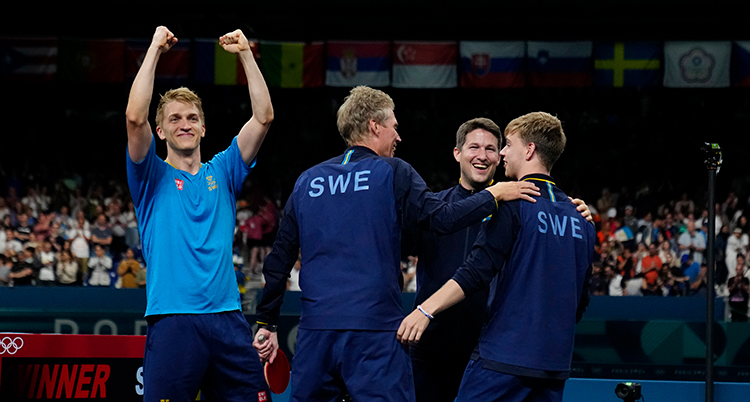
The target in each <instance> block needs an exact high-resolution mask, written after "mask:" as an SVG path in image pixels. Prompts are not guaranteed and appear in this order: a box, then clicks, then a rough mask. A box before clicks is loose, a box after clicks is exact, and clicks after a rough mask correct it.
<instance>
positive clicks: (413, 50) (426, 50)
mask: <svg viewBox="0 0 750 402" xmlns="http://www.w3.org/2000/svg"><path fill="white" fill-rule="evenodd" d="M457 64H458V44H457V43H456V42H404V41H396V42H394V43H393V80H392V84H391V85H393V86H394V87H396V88H455V87H456V86H457V85H458V75H457V73H456V65H457Z"/></svg>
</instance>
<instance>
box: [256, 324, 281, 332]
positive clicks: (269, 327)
mask: <svg viewBox="0 0 750 402" xmlns="http://www.w3.org/2000/svg"><path fill="white" fill-rule="evenodd" d="M256 322H257V323H258V328H259V329H260V328H263V329H265V330H266V331H270V332H276V330H277V329H279V326H278V325H271V324H268V323H265V322H258V321H256Z"/></svg>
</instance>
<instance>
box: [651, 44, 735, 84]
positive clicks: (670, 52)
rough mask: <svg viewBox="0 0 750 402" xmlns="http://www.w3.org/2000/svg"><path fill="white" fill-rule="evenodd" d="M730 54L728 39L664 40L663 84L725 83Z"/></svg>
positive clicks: (727, 80) (727, 82)
mask: <svg viewBox="0 0 750 402" xmlns="http://www.w3.org/2000/svg"><path fill="white" fill-rule="evenodd" d="M731 54H732V43H731V42H729V41H709V42H664V86H665V87H669V88H725V87H728V86H729V64H730V57H731Z"/></svg>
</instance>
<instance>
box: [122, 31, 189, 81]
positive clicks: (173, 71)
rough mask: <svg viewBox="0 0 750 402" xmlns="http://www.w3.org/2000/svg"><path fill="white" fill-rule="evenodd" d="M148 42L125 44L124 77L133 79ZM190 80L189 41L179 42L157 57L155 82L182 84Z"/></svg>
mask: <svg viewBox="0 0 750 402" xmlns="http://www.w3.org/2000/svg"><path fill="white" fill-rule="evenodd" d="M150 45H151V41H150V40H145V39H134V40H128V41H127V42H125V76H126V77H127V78H128V79H134V78H135V76H136V74H138V70H139V69H140V68H141V64H143V58H144V57H146V52H147V51H148V47H149V46H150ZM188 78H190V41H186V40H184V39H183V40H180V41H178V42H177V43H176V44H175V45H174V46H172V48H171V49H169V51H168V52H166V53H163V54H162V55H161V56H159V63H158V64H157V65H156V76H155V81H156V82H159V83H162V84H164V83H172V84H178V85H179V84H182V83H184V82H185V81H187V80H188Z"/></svg>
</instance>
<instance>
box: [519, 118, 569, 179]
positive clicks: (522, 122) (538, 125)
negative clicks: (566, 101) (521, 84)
mask: <svg viewBox="0 0 750 402" xmlns="http://www.w3.org/2000/svg"><path fill="white" fill-rule="evenodd" d="M511 134H518V136H519V137H520V138H521V139H522V140H523V141H524V142H526V143H530V142H533V143H534V145H536V152H537V153H538V154H539V159H540V160H541V162H542V165H543V166H544V167H545V168H546V169H547V170H552V165H554V164H555V162H557V159H558V158H559V157H560V155H562V153H563V151H564V150H565V143H566V142H567V139H566V138H565V133H564V132H563V128H562V123H561V122H560V120H559V119H558V118H557V117H555V116H552V115H551V114H549V113H545V112H533V113H528V114H525V115H523V116H521V117H517V118H515V119H513V120H512V121H511V122H510V123H508V125H507V126H506V127H505V137H508V135H511Z"/></svg>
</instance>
